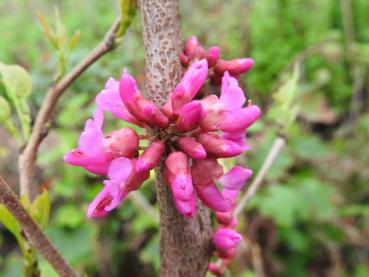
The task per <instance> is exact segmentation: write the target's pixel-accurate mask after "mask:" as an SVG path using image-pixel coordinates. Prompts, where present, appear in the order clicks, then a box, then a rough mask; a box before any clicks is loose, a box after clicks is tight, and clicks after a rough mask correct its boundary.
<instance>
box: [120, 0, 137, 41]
mask: <svg viewBox="0 0 369 277" xmlns="http://www.w3.org/2000/svg"><path fill="white" fill-rule="evenodd" d="M120 8H121V14H122V22H121V25H120V27H119V30H118V32H117V34H116V36H117V37H121V36H123V35H124V33H125V32H126V30H127V28H128V27H129V25H131V22H132V19H133V18H134V16H135V14H136V9H137V1H136V0H120Z"/></svg>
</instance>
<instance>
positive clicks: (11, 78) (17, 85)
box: [0, 63, 32, 98]
mask: <svg viewBox="0 0 369 277" xmlns="http://www.w3.org/2000/svg"><path fill="white" fill-rule="evenodd" d="M0 74H1V80H2V82H3V84H4V86H5V89H6V90H7V93H8V94H9V93H10V94H11V96H15V97H16V98H25V97H27V96H29V95H30V94H31V89H32V81H31V77H30V75H29V74H28V72H27V71H26V70H25V69H24V68H23V67H21V66H19V65H6V64H2V63H0ZM11 96H10V97H11ZM11 98H13V97H11Z"/></svg>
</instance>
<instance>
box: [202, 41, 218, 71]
mask: <svg viewBox="0 0 369 277" xmlns="http://www.w3.org/2000/svg"><path fill="white" fill-rule="evenodd" d="M219 56H220V49H219V47H218V46H213V47H210V48H209V49H208V51H207V52H206V55H205V58H206V60H207V61H208V66H209V67H213V66H214V65H216V63H217V62H218V60H219Z"/></svg>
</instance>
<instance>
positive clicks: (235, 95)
mask: <svg viewBox="0 0 369 277" xmlns="http://www.w3.org/2000/svg"><path fill="white" fill-rule="evenodd" d="M245 101H246V98H245V95H244V93H243V91H242V89H241V88H240V87H239V86H238V81H237V80H236V79H235V78H232V77H230V75H229V73H228V72H225V73H224V76H223V79H222V87H221V95H220V98H219V99H218V97H217V96H215V95H210V96H208V97H206V98H205V99H203V100H202V101H201V102H202V104H203V108H204V110H205V111H206V112H207V114H206V116H205V118H204V119H203V120H202V122H201V128H202V129H203V130H205V131H215V130H217V129H220V130H222V131H225V132H240V131H244V130H245V129H246V128H247V127H249V126H250V125H251V124H253V123H254V122H255V121H256V120H257V119H258V118H259V116H260V109H259V108H258V107H257V106H256V105H251V106H248V107H245V108H242V106H243V105H244V104H245Z"/></svg>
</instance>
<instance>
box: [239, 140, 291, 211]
mask: <svg viewBox="0 0 369 277" xmlns="http://www.w3.org/2000/svg"><path fill="white" fill-rule="evenodd" d="M285 144H286V141H285V139H284V138H282V137H277V138H276V139H275V140H274V142H273V145H272V147H271V148H270V150H269V153H268V156H267V157H266V159H265V160H264V163H263V165H262V166H261V169H260V171H259V172H258V174H257V175H256V177H255V179H254V180H253V182H252V183H251V185H250V187H249V189H248V190H247V191H246V193H245V194H244V195H243V196H242V198H241V200H240V202H239V203H238V205H237V207H236V209H235V211H234V216H235V217H236V218H237V216H239V215H240V213H241V212H242V210H243V209H244V208H245V206H246V204H247V203H248V202H249V200H250V198H251V197H252V196H253V195H254V194H255V192H256V191H257V190H258V188H259V187H260V185H261V183H262V181H263V179H264V177H265V175H266V174H267V172H268V170H269V169H270V167H271V166H272V165H273V163H274V161H275V159H276V158H277V156H278V154H279V152H280V151H281V150H282V148H283V147H284V145H285Z"/></svg>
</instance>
